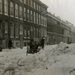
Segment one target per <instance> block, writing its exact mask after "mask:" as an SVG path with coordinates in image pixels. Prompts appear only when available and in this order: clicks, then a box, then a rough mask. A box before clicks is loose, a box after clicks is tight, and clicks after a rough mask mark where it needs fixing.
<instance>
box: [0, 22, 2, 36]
mask: <svg viewBox="0 0 75 75" xmlns="http://www.w3.org/2000/svg"><path fill="white" fill-rule="evenodd" d="M0 37H2V22H1V23H0Z"/></svg>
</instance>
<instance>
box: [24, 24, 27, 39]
mask: <svg viewBox="0 0 75 75" xmlns="http://www.w3.org/2000/svg"><path fill="white" fill-rule="evenodd" d="M26 35H27V34H26V26H25V25H24V38H26Z"/></svg>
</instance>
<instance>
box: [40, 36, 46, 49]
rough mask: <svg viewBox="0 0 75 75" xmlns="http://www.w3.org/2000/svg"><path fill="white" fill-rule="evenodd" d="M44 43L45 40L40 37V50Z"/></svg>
mask: <svg viewBox="0 0 75 75" xmlns="http://www.w3.org/2000/svg"><path fill="white" fill-rule="evenodd" d="M44 41H45V40H44V38H43V37H42V39H41V42H40V44H41V47H42V49H43V48H44Z"/></svg>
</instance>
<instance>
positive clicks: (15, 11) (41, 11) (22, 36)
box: [0, 0, 75, 48]
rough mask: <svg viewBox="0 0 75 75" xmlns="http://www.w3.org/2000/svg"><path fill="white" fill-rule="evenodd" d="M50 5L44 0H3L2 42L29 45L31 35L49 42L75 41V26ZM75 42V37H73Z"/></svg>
mask: <svg viewBox="0 0 75 75" xmlns="http://www.w3.org/2000/svg"><path fill="white" fill-rule="evenodd" d="M47 8H48V6H47V5H45V4H44V3H42V2H41V1H40V0H0V44H2V45H3V47H4V48H6V47H8V41H9V39H11V40H12V41H13V47H20V46H22V47H23V46H26V45H27V44H28V43H29V41H30V39H31V38H34V40H36V41H39V40H40V39H41V37H43V36H44V37H45V42H46V44H57V43H59V42H61V41H63V42H66V43H69V42H72V39H74V38H72V37H71V35H72V36H74V35H75V34H74V29H73V28H74V27H72V25H68V24H69V23H68V24H67V23H65V22H64V21H62V20H61V19H59V18H57V17H55V16H54V15H52V14H51V13H49V12H47ZM73 42H74V41H73Z"/></svg>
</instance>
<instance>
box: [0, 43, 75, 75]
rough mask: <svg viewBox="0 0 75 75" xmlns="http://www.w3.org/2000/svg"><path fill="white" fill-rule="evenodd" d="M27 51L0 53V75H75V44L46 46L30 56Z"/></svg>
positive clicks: (16, 50) (24, 49) (4, 51)
mask: <svg viewBox="0 0 75 75" xmlns="http://www.w3.org/2000/svg"><path fill="white" fill-rule="evenodd" d="M26 49H27V48H26V47H24V48H23V49H20V48H17V49H11V50H8V49H4V50H3V51H2V52H1V53H0V75H75V44H70V45H68V44H65V43H62V42H61V43H60V44H59V45H50V46H45V48H44V50H41V51H40V52H38V53H37V54H28V56H26Z"/></svg>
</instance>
